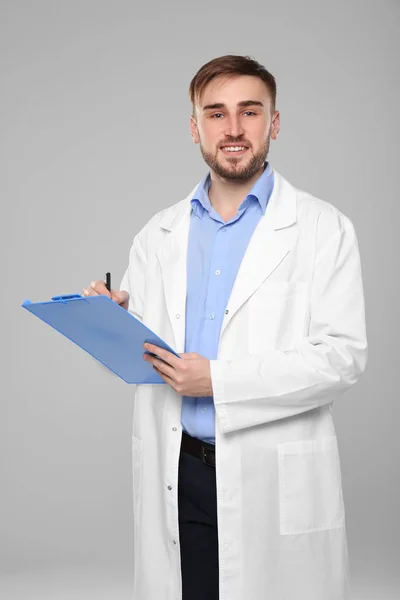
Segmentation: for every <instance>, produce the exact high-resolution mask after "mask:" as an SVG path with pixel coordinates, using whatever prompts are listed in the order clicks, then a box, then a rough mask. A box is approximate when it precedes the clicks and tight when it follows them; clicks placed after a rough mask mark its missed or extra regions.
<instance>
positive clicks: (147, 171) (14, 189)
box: [0, 0, 400, 600]
mask: <svg viewBox="0 0 400 600" xmlns="http://www.w3.org/2000/svg"><path fill="white" fill-rule="evenodd" d="M143 5H144V6H143ZM399 12H400V11H399V3H398V2H397V1H395V0H392V1H389V0H381V1H376V2H373V1H371V0H368V1H361V0H358V1H355V0H350V1H347V2H334V3H332V2H326V1H321V0H303V1H302V2H298V1H297V0H291V1H288V0H284V1H280V2H274V3H269V2H265V1H262V2H261V1H260V0H257V1H254V2H252V3H250V2H246V3H242V2H238V1H237V0H236V1H235V0H232V1H230V2H225V1H222V2H218V3H216V2H208V1H207V0H204V1H203V2H198V3H192V2H181V4H178V3H177V2H169V3H161V2H160V3H159V4H158V5H154V4H153V3H151V2H145V3H138V4H135V3H134V2H117V1H115V0H114V1H112V2H111V1H109V2H105V1H104V0H103V1H99V0H79V1H78V0H76V1H73V0H69V1H56V0H48V1H42V0H37V1H36V2H29V1H28V0H25V1H23V0H19V1H18V0H9V1H5V0H3V1H2V2H1V3H0V61H1V111H0V127H1V147H0V152H1V154H0V161H1V169H2V175H1V178H0V198H1V211H2V212H1V215H2V216H1V221H0V222H1V234H2V235H1V236H0V239H1V251H2V254H1V256H2V267H3V286H2V287H3V293H2V296H1V318H2V327H1V331H2V343H1V352H2V357H1V358H2V360H1V365H2V388H1V392H0V396H1V405H0V406H1V415H0V427H1V432H0V444H1V447H0V460H1V464H0V469H1V472H0V485H1V496H0V502H1V519H0V528H1V530H0V544H1V548H0V550H1V556H0V560H1V576H0V577H1V579H0V596H1V597H2V598H5V599H7V600H14V599H17V598H18V599H22V598H23V599H29V600H31V599H34V598H38V599H39V598H40V600H44V599H47V598H51V599H52V600H58V599H61V598H62V599H64V598H74V599H77V598H82V599H83V598H84V599H85V600H91V599H92V598H93V599H94V598H96V600H103V598H104V599H105V598H111V597H112V598H115V599H121V600H122V599H128V598H130V596H131V583H132V556H133V550H132V515H131V427H132V423H131V408H132V393H133V388H130V387H129V386H128V385H126V384H124V383H123V382H122V381H120V380H119V379H117V378H115V377H110V376H108V374H107V373H106V372H103V370H101V369H99V368H98V367H97V366H96V364H95V362H94V361H93V360H92V359H90V357H88V356H87V355H86V354H84V353H83V352H82V351H80V350H79V349H77V348H76V347H74V345H73V344H71V343H70V342H69V341H68V340H66V339H65V338H63V337H62V336H60V335H59V334H57V333H56V332H54V331H53V330H52V329H51V328H49V327H47V326H46V325H44V324H42V323H41V322H40V321H38V320H37V319H35V318H34V317H32V316H31V315H29V314H28V313H27V312H25V311H23V310H22V308H20V304H21V302H22V301H23V300H24V299H27V298H30V299H31V300H34V301H39V300H45V299H47V298H49V297H50V296H53V295H56V294H59V293H60V294H61V293H71V292H80V291H81V288H82V287H83V286H86V285H88V284H89V283H90V281H91V280H92V279H95V278H102V277H104V273H105V272H106V271H107V270H110V271H111V272H112V275H113V283H114V284H115V285H119V282H120V279H121V277H122V275H123V272H124V270H125V268H126V266H127V260H128V253H129V249H130V245H131V242H132V239H133V236H134V235H135V234H136V233H137V232H138V231H139V229H140V228H141V227H142V226H143V225H144V224H145V223H146V222H147V221H148V219H149V218H150V217H151V216H152V215H153V214H154V213H155V212H157V211H158V210H160V209H162V208H164V207H167V206H169V205H171V204H173V203H175V202H177V201H178V200H180V199H182V198H183V197H185V196H186V195H187V194H188V193H189V192H190V190H191V189H192V188H193V187H194V185H195V184H196V183H197V182H198V181H199V180H200V179H201V178H202V177H203V175H204V174H205V172H206V170H205V165H204V163H203V161H202V158H201V155H200V152H199V148H198V146H194V145H193V144H192V142H191V139H190V135H189V115H190V110H191V107H190V103H189V100H188V96H187V89H188V86H189V82H190V80H191V78H192V77H193V75H194V74H195V72H196V71H197V70H198V69H199V68H200V66H201V65H202V64H204V63H205V62H207V61H208V60H210V59H211V58H214V57H215V56H219V55H222V54H227V53H233V54H250V55H252V56H254V57H255V58H256V59H257V60H259V61H260V62H261V63H262V64H264V65H265V66H266V67H267V68H268V69H269V70H270V71H271V72H272V73H273V74H274V75H275V77H276V79H277V84H278V98H277V108H278V109H279V110H280V111H281V133H280V135H279V137H278V140H277V141H276V142H272V146H271V147H272V149H271V153H270V156H269V159H270V161H271V164H272V165H273V166H274V167H275V168H276V169H277V170H278V171H280V172H281V173H282V174H283V175H284V176H285V177H286V178H287V179H288V180H289V181H290V182H292V183H293V184H294V185H296V186H297V187H300V188H303V189H306V190H307V191H309V192H311V193H312V194H314V195H317V196H319V197H321V198H323V199H325V200H328V201H329V202H332V203H333V204H335V205H336V206H337V207H338V208H339V209H341V210H342V211H343V212H344V213H345V214H347V215H348V216H349V217H350V218H351V219H352V220H353V222H354V224H355V227H356V231H357V234H358V238H359V244H360V251H361V257H362V264H363V274H364V284H365V295H366V308H367V327H368V338H369V344H370V352H369V363H368V367H367V371H366V373H365V374H364V376H363V378H362V379H361V381H360V382H359V383H358V384H357V385H356V386H355V387H354V388H353V389H351V390H350V391H349V392H348V393H347V394H346V395H345V396H344V397H343V398H342V399H340V400H339V401H337V402H336V403H335V407H334V415H335V422H336V426H337V434H338V437H339V444H340V450H341V460H342V473H343V485H344V494H345V502H346V520H347V527H348V538H349V552H350V566H351V575H352V587H353V598H354V599H362V600H364V599H367V598H376V599H379V600H386V599H393V600H394V599H395V598H398V597H399V596H400V581H399V573H398V571H399V570H398V566H399V565H398V560H399V552H400V544H399V538H400V524H399V523H400V522H399V516H398V506H399V505H400V494H399V482H398V478H399V466H398V464H399V447H400V444H399V438H398V435H397V432H398V422H399V416H400V415H399V396H398V393H397V389H396V385H395V363H396V359H397V358H398V352H397V349H398V334H399V331H398V305H397V302H396V300H397V297H398V296H397V292H398V274H399V265H398V254H399V248H398V240H397V237H396V234H395V232H396V231H397V230H398V216H399V212H398V204H397V200H398V199H397V197H395V179H396V177H397V175H398V158H399V155H398V140H399V133H400V131H399V115H398V105H399V71H398V57H399V55H400V48H399V38H400V36H399ZM397 195H398V194H396V196H397ZM397 369H398V367H397ZM396 509H397V510H396ZM321 600H322V599H321Z"/></svg>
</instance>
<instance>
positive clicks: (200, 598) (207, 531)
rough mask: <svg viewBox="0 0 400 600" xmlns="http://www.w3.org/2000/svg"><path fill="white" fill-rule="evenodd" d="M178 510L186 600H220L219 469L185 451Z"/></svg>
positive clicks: (180, 463)
mask: <svg viewBox="0 0 400 600" xmlns="http://www.w3.org/2000/svg"><path fill="white" fill-rule="evenodd" d="M178 509H179V537H180V547H181V567H182V600H218V597H219V592H218V529H217V493H216V481H215V468H213V467H210V466H209V465H206V464H204V463H203V461H202V460H201V458H197V457H195V456H192V455H191V454H186V453H185V452H182V450H181V455H180V459H179V480H178Z"/></svg>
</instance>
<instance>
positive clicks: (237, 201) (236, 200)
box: [208, 165, 264, 215]
mask: <svg viewBox="0 0 400 600" xmlns="http://www.w3.org/2000/svg"><path fill="white" fill-rule="evenodd" d="M263 172H264V165H263V166H262V167H261V168H260V169H259V170H258V171H257V172H256V173H255V174H254V175H253V177H251V178H250V179H247V180H246V181H241V180H231V179H224V178H222V177H220V176H219V175H217V174H216V173H215V172H214V171H213V170H210V178H211V183H210V188H209V190H208V197H209V199H210V203H211V205H212V206H213V207H214V209H215V210H216V211H217V212H218V213H219V214H221V213H224V214H227V213H228V214H233V215H234V214H236V213H237V210H238V208H239V206H240V205H241V203H242V202H243V200H244V199H245V198H246V196H247V194H248V193H249V192H250V190H251V188H252V187H253V185H254V183H255V182H256V181H257V179H258V178H259V177H260V176H261V175H262V173H263Z"/></svg>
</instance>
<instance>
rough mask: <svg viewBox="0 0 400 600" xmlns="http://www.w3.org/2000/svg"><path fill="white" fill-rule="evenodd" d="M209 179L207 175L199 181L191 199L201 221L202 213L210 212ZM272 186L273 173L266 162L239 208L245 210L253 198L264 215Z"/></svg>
mask: <svg viewBox="0 0 400 600" xmlns="http://www.w3.org/2000/svg"><path fill="white" fill-rule="evenodd" d="M210 184H211V177H210V173H208V174H207V175H206V176H205V177H203V179H202V180H201V181H200V183H199V185H198V186H197V188H196V190H195V192H194V194H193V197H192V199H191V201H190V202H191V204H192V207H193V210H194V212H195V213H196V214H197V216H198V217H200V218H201V219H202V218H203V215H204V211H205V210H207V211H208V212H209V211H210V210H211V208H212V207H211V203H210V199H209V197H208V190H209V189H210ZM273 185H274V178H273V171H272V169H271V166H270V164H269V162H266V163H265V165H264V171H263V173H262V174H261V175H260V177H259V178H258V179H257V181H255V183H254V185H253V187H252V188H251V190H250V192H249V193H248V194H247V196H246V198H245V199H244V200H243V202H242V204H241V205H240V207H239V210H240V209H241V208H243V209H244V208H245V207H246V206H247V205H248V204H249V200H250V199H251V198H255V199H256V200H257V201H258V203H259V205H260V207H261V210H262V213H263V214H264V213H265V211H266V208H267V204H268V200H269V197H270V195H271V192H272V188H273Z"/></svg>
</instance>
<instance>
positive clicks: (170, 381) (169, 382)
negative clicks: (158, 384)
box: [153, 365, 175, 390]
mask: <svg viewBox="0 0 400 600" xmlns="http://www.w3.org/2000/svg"><path fill="white" fill-rule="evenodd" d="M153 369H154V370H155V371H156V372H157V373H158V374H159V376H160V377H161V378H162V379H163V380H164V381H165V383H168V385H169V386H171V387H172V389H173V390H174V389H175V387H174V381H173V379H171V377H168V375H165V373H163V372H162V371H160V369H157V367H155V366H154V365H153Z"/></svg>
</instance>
